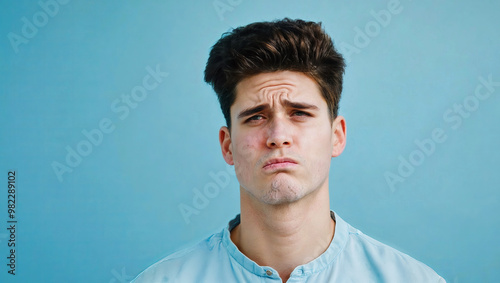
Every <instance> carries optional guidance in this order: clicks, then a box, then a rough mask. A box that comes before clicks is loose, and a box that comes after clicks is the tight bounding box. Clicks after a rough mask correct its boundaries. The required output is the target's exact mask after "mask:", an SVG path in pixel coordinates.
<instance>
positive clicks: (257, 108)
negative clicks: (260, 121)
mask: <svg viewBox="0 0 500 283" xmlns="http://www.w3.org/2000/svg"><path fill="white" fill-rule="evenodd" d="M266 109H269V105H268V104H261V105H257V106H255V107H250V108H247V109H245V110H243V111H241V112H240V114H238V119H241V118H243V117H248V116H251V115H253V114H255V113H259V112H262V111H264V110H266Z"/></svg>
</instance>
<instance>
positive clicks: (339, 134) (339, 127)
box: [332, 116, 346, 157]
mask: <svg viewBox="0 0 500 283" xmlns="http://www.w3.org/2000/svg"><path fill="white" fill-rule="evenodd" d="M332 140H333V146H332V157H337V156H339V155H340V154H341V153H342V152H343V151H344V148H345V143H346V127H345V119H344V117H342V116H337V118H335V120H334V121H333V123H332Z"/></svg>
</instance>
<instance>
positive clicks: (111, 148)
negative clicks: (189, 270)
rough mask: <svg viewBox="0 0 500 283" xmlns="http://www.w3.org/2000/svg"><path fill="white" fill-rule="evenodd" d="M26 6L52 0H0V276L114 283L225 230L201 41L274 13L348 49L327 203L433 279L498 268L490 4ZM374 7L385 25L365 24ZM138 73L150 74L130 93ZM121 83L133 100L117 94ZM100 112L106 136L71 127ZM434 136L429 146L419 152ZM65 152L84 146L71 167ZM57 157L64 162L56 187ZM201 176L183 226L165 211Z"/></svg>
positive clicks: (487, 275) (213, 110)
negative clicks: (11, 210)
mask: <svg viewBox="0 0 500 283" xmlns="http://www.w3.org/2000/svg"><path fill="white" fill-rule="evenodd" d="M40 3H42V4H43V3H52V4H51V5H48V4H47V5H48V6H47V5H45V6H46V7H45V8H42V6H44V5H40V4H38V1H3V2H2V3H1V4H0V19H1V20H0V21H1V25H0V34H1V35H2V36H3V37H2V38H3V39H2V40H1V41H0V58H1V70H0V72H1V74H0V88H1V93H0V118H1V124H0V133H1V134H0V170H1V173H0V176H3V177H2V178H3V179H2V180H0V184H3V185H1V189H0V192H1V193H0V211H1V213H0V215H1V216H0V221H1V222H0V223H2V224H0V228H1V229H0V259H2V260H0V266H1V268H0V281H1V282H125V281H126V280H130V279H132V277H134V276H135V275H137V274H138V273H139V272H140V271H142V270H143V269H144V268H146V267H147V266H149V265H150V264H152V263H153V262H155V261H157V260H159V259H161V258H162V257H164V256H166V255H168V254H169V253H171V252H173V251H175V250H177V249H179V248H182V247H186V246H189V245H191V244H193V243H195V242H197V241H199V240H201V239H202V238H204V237H206V236H207V235H209V234H210V233H213V232H215V231H218V230H220V229H221V228H222V227H224V226H225V225H226V224H227V221H228V220H229V219H231V218H232V217H233V216H234V215H235V214H236V213H237V212H238V210H239V197H238V183H237V180H236V178H235V177H234V175H232V174H230V173H225V172H228V171H226V169H227V166H226V165H225V163H224V161H223V160H222V158H221V154H220V151H219V145H218V129H219V127H220V126H221V125H222V124H223V118H222V114H221V113H220V111H219V106H218V103H217V100H216V97H215V95H214V93H213V91H212V90H211V89H210V87H209V86H208V85H206V84H204V82H203V69H204V65H205V63H206V59H207V56H208V51H209V48H210V47H211V46H212V45H213V44H214V43H215V42H216V40H217V39H218V38H219V37H220V35H221V34H222V33H223V32H226V31H228V30H230V29H231V28H234V27H237V26H240V25H245V24H248V23H250V22H254V21H261V20H273V19H277V18H282V17H285V16H286V17H291V18H303V19H307V20H314V21H321V22H323V25H324V27H325V29H326V31H327V32H328V33H329V34H330V35H331V36H332V37H333V39H334V41H335V44H336V45H337V47H338V48H339V49H340V51H342V52H343V53H344V54H345V55H346V57H347V58H348V67H347V70H346V75H345V84H344V85H345V88H344V92H343V98H342V101H341V107H340V112H341V114H342V115H344V116H345V117H346V119H347V128H348V144H347V148H346V150H345V152H344V153H343V154H342V155H341V156H340V157H338V158H336V159H334V160H333V161H332V170H331V174H332V177H331V178H330V190H331V198H332V209H333V210H335V211H336V212H337V213H339V214H340V215H341V216H342V217H343V218H344V219H346V220H347V221H348V222H350V223H351V224H352V225H353V226H355V227H357V228H359V229H360V230H362V231H363V232H365V233H366V234H368V235H371V236H372V237H374V238H376V239H378V240H380V241H382V242H385V243H387V244H390V245H392V246H394V247H396V248H398V249H400V250H402V251H403V252H406V253H408V254H410V255H411V256H413V257H415V258H416V259H418V260H421V261H423V262H424V263H426V264H428V265H429V266H431V267H432V268H434V269H435V270H436V271H437V272H438V273H439V274H441V275H442V276H443V277H444V278H445V279H446V280H447V281H448V282H454V283H456V282H495V281H497V280H498V278H499V276H500V245H499V244H498V243H497V240H498V234H499V233H500V225H499V224H500V220H499V218H498V216H499V213H500V211H499V210H500V204H499V196H500V192H499V190H498V189H499V185H498V184H499V183H500V174H499V173H498V164H497V163H498V160H499V159H500V154H499V150H498V145H499V140H500V135H499V127H498V122H499V118H500V114H499V109H500V107H499V103H500V98H499V97H498V96H499V93H500V84H499V83H498V82H500V64H499V63H500V62H499V50H500V32H499V30H498V27H499V17H498V12H499V11H500V2H498V1H449V0H448V1H410V0H401V1H400V2H399V4H398V2H396V1H395V0H380V1H379V0H377V1H347V2H346V1H284V0H283V1H263V0H261V1H248V0H231V1H230V0H220V1H211V0H209V1H197V2H196V3H193V2H192V1H141V2H139V1H106V2H105V3H102V2H99V3H92V4H91V3H89V2H87V1H68V0H65V1H62V0H60V2H54V0H52V1H51V0H41V1H40ZM54 3H55V4H54ZM44 9H45V10H47V11H46V12H44V11H45V10H44ZM381 10H386V11H389V12H386V13H385V15H387V13H389V15H390V20H388V19H387V17H386V18H385V20H384V19H380V18H379V19H378V20H377V17H380V16H374V15H380V12H379V11H381ZM382 14H384V12H382ZM30 25H33V26H30ZM148 67H149V68H151V69H156V68H159V70H160V71H161V72H163V73H162V75H161V76H159V77H158V78H157V79H158V82H157V83H155V81H154V80H149V81H148V82H147V83H149V84H156V85H155V86H154V87H151V86H150V88H151V90H147V94H146V95H143V96H141V93H140V91H141V90H142V89H141V86H142V85H143V78H144V77H145V76H146V75H147V74H148V73H149V72H151V71H148V70H147V68H148ZM165 73H168V75H167V74H165ZM480 77H482V78H484V79H485V80H486V81H487V80H488V79H490V80H492V81H493V82H494V83H493V86H489V87H490V89H488V88H487V87H481V86H480V85H481V79H480ZM489 77H490V78H489ZM476 89H478V94H477V95H479V96H480V97H481V99H479V98H477V97H476V96H475V95H476V94H475V92H476ZM132 92H134V93H135V94H136V95H137V97H139V98H140V100H141V101H139V102H137V103H136V104H133V107H135V108H132V107H131V106H125V105H127V104H125V102H122V101H121V97H122V95H130V94H131V93H132ZM486 96H488V97H486ZM464 104H465V106H464ZM460 107H462V110H459V109H460ZM126 109H128V110H126ZM125 111H128V112H125ZM460 111H461V112H460ZM102 121H104V122H102ZM106 122H107V123H108V125H104V126H103V128H104V129H108V130H109V131H111V130H112V131H111V132H109V133H104V134H103V136H102V140H97V141H94V142H95V143H96V145H92V147H91V148H89V147H88V145H90V143H89V141H88V139H87V138H86V137H85V135H84V134H82V131H91V130H92V129H96V128H98V127H99V126H100V123H106ZM109 123H111V124H109ZM101 126H102V125H101ZM110 128H111V129H110ZM433 132H434V135H436V133H437V134H438V136H439V137H437V141H439V142H436V141H433V143H435V144H434V147H432V146H430V145H427V146H428V150H427V152H424V151H423V150H421V149H419V147H418V146H417V144H416V143H415V140H417V141H418V142H424V141H426V142H427V143H428V142H429V141H428V139H432V137H433ZM97 137H98V136H97V135H96V136H95V138H97ZM435 140H436V137H435ZM78 146H80V151H81V152H83V153H84V154H87V156H84V157H82V159H81V160H77V159H74V158H73V159H72V160H71V159H70V160H69V161H70V163H71V162H73V163H72V165H74V166H73V167H72V166H69V164H67V162H66V160H65V159H66V156H67V154H68V149H70V150H77V148H78ZM85 146H87V147H85ZM401 160H405V161H401ZM55 162H56V163H55ZM406 162H408V163H409V164H410V165H408V164H406V165H401V164H404V163H406ZM412 163H413V165H412ZM54 164H60V165H57V166H59V170H62V169H61V168H63V167H61V166H62V165H64V166H68V167H67V168H66V169H67V170H72V172H65V173H61V174H62V175H61V174H60V175H61V178H62V181H60V180H59V179H58V176H57V174H56V173H55V171H54V167H53V165H54ZM405 166H406V167H405ZM398 167H401V168H398ZM410 167H412V168H413V169H412V168H410ZM11 169H14V170H16V171H17V185H18V189H17V203H16V217H17V220H18V223H17V231H16V233H17V234H16V241H17V250H16V259H17V262H16V264H17V265H16V273H17V274H16V275H15V276H12V275H9V274H8V273H7V267H6V263H7V259H6V257H7V256H8V255H9V254H8V252H9V250H8V249H9V248H8V247H7V239H8V237H10V234H8V231H7V230H6V227H7V223H6V221H7V171H9V170H11ZM398 170H400V172H398ZM214 174H215V175H218V176H230V177H229V178H230V180H229V181H228V182H220V183H219V184H217V183H215V182H214V180H213V175H214ZM388 176H389V177H388ZM387 178H389V181H388V180H387ZM221 180H223V179H221ZM223 181H225V180H223ZM391 183H392V185H391ZM210 184H212V185H210ZM213 184H215V185H217V187H214V186H213ZM209 186H212V187H211V191H209V192H210V193H212V195H210V197H211V198H208V199H207V200H208V201H205V203H203V202H201V201H199V200H198V201H199V203H198V204H197V205H198V208H200V209H197V212H198V213H199V214H197V215H191V217H190V218H189V223H188V222H187V221H186V220H185V219H184V218H183V216H182V214H181V212H180V209H179V205H181V206H182V205H186V206H188V205H189V206H193V200H196V197H195V195H196V191H203V189H204V188H205V187H209ZM4 226H5V227H4ZM2 227H4V228H2Z"/></svg>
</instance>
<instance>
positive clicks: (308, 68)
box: [205, 19, 346, 208]
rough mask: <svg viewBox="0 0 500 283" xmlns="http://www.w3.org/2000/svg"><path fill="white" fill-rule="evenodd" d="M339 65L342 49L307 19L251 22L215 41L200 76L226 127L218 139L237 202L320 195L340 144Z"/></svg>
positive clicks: (292, 199) (274, 201)
mask: <svg viewBox="0 0 500 283" xmlns="http://www.w3.org/2000/svg"><path fill="white" fill-rule="evenodd" d="M343 72H344V61H343V59H342V56H341V55H340V54H338V53H337V52H336V51H335V50H334V48H333V44H332V41H331V39H330V37H329V36H328V35H326V34H325V33H324V32H323V30H322V29H321V26H320V25H319V24H316V23H312V22H304V21H301V20H296V21H292V20H288V19H285V20H283V21H278V22H272V23H254V24H251V25H248V26H246V27H242V28H238V29H235V30H234V31H233V32H232V33H231V34H229V35H226V36H223V37H222V38H221V39H220V40H219V42H218V43H217V44H215V46H214V47H213V48H212V51H211V53H210V58H209V60H208V63H207V68H206V70H205V80H206V81H207V82H210V83H211V84H212V85H213V87H214V89H215V91H216V92H217V95H218V96H219V101H220V103H221V108H222V111H223V113H224V116H225V118H226V121H227V124H228V126H230V127H231V128H228V127H222V128H221V129H220V131H219V141H220V145H221V150H222V155H223V157H224V160H225V161H226V162H227V163H228V164H231V165H234V167H235V171H236V176H237V178H238V181H239V183H240V188H241V190H240V192H241V194H240V196H241V205H242V208H243V206H245V205H249V204H251V203H253V204H255V205H258V204H264V205H280V204H287V203H295V202H297V201H299V200H301V199H304V198H305V197H306V196H316V197H319V198H320V199H323V200H325V194H326V195H327V194H328V176H329V168H330V160H331V158H332V157H335V156H338V155H340V153H341V152H342V151H343V149H344V147H345V133H346V131H345V121H344V118H343V117H342V116H337V109H338V101H339V99H340V93H341V91H342V74H343ZM315 192H316V193H315ZM318 192H321V193H318ZM320 195H321V197H320Z"/></svg>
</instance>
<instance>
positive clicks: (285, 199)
mask: <svg viewBox="0 0 500 283" xmlns="http://www.w3.org/2000/svg"><path fill="white" fill-rule="evenodd" d="M301 197H302V196H301V193H300V189H299V188H298V187H297V184H293V183H292V182H291V181H290V180H287V178H286V177H280V176H276V177H275V178H274V180H272V182H271V183H270V185H269V187H268V188H267V191H266V192H265V194H264V195H263V196H262V198H261V200H262V202H264V203H266V204H270V205H280V204H287V203H293V202H295V201H297V200H299V199H300V198H301Z"/></svg>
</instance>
